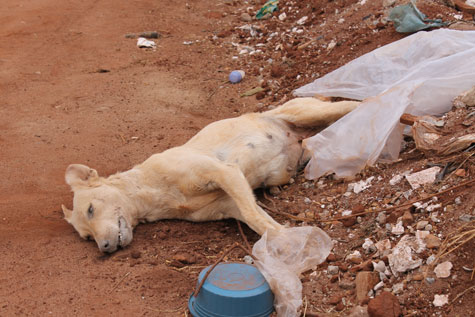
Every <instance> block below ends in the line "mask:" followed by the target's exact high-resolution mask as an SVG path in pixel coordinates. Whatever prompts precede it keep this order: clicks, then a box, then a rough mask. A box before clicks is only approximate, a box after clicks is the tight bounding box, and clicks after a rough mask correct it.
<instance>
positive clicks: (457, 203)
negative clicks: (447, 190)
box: [454, 197, 462, 205]
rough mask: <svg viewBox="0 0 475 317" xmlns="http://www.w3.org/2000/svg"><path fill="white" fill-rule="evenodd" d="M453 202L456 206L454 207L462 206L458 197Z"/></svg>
mask: <svg viewBox="0 0 475 317" xmlns="http://www.w3.org/2000/svg"><path fill="white" fill-rule="evenodd" d="M454 201H455V204H456V205H460V204H462V198H460V197H457V198H455V200H454Z"/></svg>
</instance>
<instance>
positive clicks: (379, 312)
mask: <svg viewBox="0 0 475 317" xmlns="http://www.w3.org/2000/svg"><path fill="white" fill-rule="evenodd" d="M368 313H369V315H370V316H371V317H389V316H390V317H397V316H399V315H401V306H400V304H399V301H398V299H397V297H396V296H395V295H394V294H392V293H389V292H382V293H381V294H380V295H378V296H376V297H375V298H373V299H372V300H370V301H369V303H368Z"/></svg>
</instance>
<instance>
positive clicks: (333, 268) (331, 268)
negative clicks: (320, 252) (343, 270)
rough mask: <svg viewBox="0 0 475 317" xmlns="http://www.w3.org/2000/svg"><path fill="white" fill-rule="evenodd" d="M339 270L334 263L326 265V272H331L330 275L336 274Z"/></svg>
mask: <svg viewBox="0 0 475 317" xmlns="http://www.w3.org/2000/svg"><path fill="white" fill-rule="evenodd" d="M339 270H340V269H339V267H338V266H336V265H329V266H328V267H327V272H328V274H331V275H336V274H338V271H339Z"/></svg>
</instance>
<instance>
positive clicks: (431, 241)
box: [424, 234, 440, 249]
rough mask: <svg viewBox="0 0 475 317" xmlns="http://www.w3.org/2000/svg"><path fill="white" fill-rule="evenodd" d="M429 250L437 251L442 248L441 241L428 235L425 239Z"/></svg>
mask: <svg viewBox="0 0 475 317" xmlns="http://www.w3.org/2000/svg"><path fill="white" fill-rule="evenodd" d="M424 241H425V243H426V246H427V248H428V249H436V248H438V247H440V239H439V238H437V237H436V236H434V235H433V234H428V235H427V236H426V237H425V239H424Z"/></svg>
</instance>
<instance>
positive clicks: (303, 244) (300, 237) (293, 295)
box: [252, 226, 333, 317]
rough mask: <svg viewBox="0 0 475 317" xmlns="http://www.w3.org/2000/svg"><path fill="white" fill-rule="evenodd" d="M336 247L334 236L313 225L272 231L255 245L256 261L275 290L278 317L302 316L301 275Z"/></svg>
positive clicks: (323, 259)
mask: <svg viewBox="0 0 475 317" xmlns="http://www.w3.org/2000/svg"><path fill="white" fill-rule="evenodd" d="M332 247H333V243H332V241H331V239H330V237H329V236H328V235H327V234H326V233H325V232H324V231H323V230H321V229H319V228H316V227H310V226H305V227H294V228H284V229H282V230H280V231H275V230H268V231H266V232H265V233H264V235H262V237H261V239H260V240H259V241H257V242H256V243H255V244H254V247H253V248H252V254H253V255H254V256H255V257H256V258H257V261H256V262H255V264H256V265H257V267H258V269H259V270H260V271H261V273H262V275H264V277H265V279H266V280H267V282H268V283H269V285H270V287H271V289H272V292H273V293H274V298H275V299H274V307H275V310H276V312H277V315H278V316H286V317H294V316H300V314H299V309H300V306H301V305H302V283H301V282H300V279H299V276H300V274H301V273H302V272H305V271H307V270H310V269H315V268H316V266H317V265H318V264H320V263H322V262H323V261H325V259H326V258H327V256H328V254H330V250H331V249H332Z"/></svg>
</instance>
